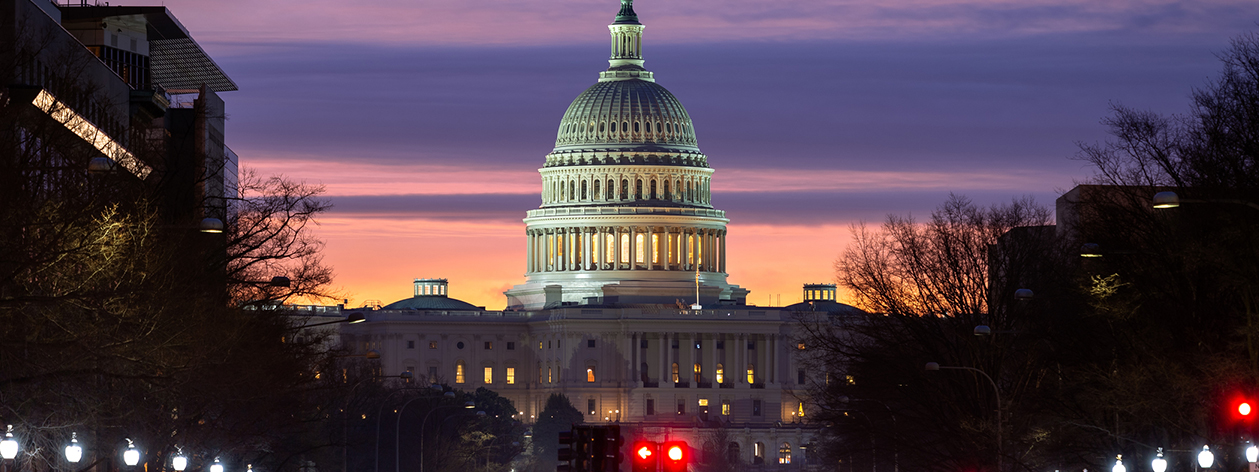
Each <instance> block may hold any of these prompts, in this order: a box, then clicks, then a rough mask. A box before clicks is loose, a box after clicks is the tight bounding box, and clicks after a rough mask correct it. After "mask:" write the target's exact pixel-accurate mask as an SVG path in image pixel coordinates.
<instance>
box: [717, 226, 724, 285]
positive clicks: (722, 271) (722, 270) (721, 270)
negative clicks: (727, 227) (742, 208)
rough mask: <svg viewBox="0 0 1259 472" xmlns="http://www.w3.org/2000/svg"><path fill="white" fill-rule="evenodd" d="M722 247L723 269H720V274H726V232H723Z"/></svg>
mask: <svg viewBox="0 0 1259 472" xmlns="http://www.w3.org/2000/svg"><path fill="white" fill-rule="evenodd" d="M720 246H721V259H720V260H721V268H720V269H718V272H721V273H723V274H724V273H726V232H725V231H724V230H723V231H722V232H721V243H720Z"/></svg>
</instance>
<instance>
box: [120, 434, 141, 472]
mask: <svg viewBox="0 0 1259 472" xmlns="http://www.w3.org/2000/svg"><path fill="white" fill-rule="evenodd" d="M122 461H123V462H125V463H126V464H127V465H128V466H131V467H135V465H136V464H139V463H140V450H139V449H136V444H135V443H134V442H132V441H131V438H127V450H126V451H123V453H122Z"/></svg>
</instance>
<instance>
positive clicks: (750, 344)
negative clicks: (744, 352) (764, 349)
mask: <svg viewBox="0 0 1259 472" xmlns="http://www.w3.org/2000/svg"><path fill="white" fill-rule="evenodd" d="M748 349H749V350H753V351H754V350H756V341H748Z"/></svg>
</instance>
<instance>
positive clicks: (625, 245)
mask: <svg viewBox="0 0 1259 472" xmlns="http://www.w3.org/2000/svg"><path fill="white" fill-rule="evenodd" d="M629 262H630V237H629V233H621V263H622V264H629Z"/></svg>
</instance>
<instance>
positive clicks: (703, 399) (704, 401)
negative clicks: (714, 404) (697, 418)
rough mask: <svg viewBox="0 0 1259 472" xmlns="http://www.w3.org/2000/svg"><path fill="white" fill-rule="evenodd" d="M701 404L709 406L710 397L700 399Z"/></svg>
mask: <svg viewBox="0 0 1259 472" xmlns="http://www.w3.org/2000/svg"><path fill="white" fill-rule="evenodd" d="M699 406H708V399H707V398H701V399H699Z"/></svg>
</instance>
